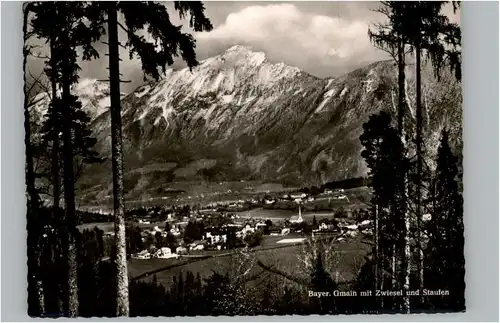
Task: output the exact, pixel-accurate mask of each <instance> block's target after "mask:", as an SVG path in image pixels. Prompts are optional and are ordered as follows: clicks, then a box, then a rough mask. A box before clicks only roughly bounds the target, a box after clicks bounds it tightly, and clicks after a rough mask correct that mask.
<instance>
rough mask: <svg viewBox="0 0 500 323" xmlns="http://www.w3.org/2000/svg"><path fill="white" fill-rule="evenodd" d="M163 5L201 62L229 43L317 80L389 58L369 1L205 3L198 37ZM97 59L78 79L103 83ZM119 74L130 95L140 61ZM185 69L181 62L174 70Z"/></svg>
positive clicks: (36, 67) (138, 79)
mask: <svg viewBox="0 0 500 323" xmlns="http://www.w3.org/2000/svg"><path fill="white" fill-rule="evenodd" d="M166 6H167V8H168V9H170V10H169V12H170V13H171V14H170V16H171V18H172V23H174V24H176V25H183V30H185V31H187V32H192V33H193V36H194V37H195V39H196V53H197V58H198V60H199V61H201V60H203V59H206V58H208V57H211V56H215V55H218V54H221V53H223V52H224V51H225V50H226V49H228V48H229V47H231V46H233V45H239V44H241V45H247V46H250V47H252V48H253V49H255V50H256V51H263V52H264V53H266V56H267V58H268V60H269V61H271V62H273V63H278V62H284V63H285V64H287V65H291V66H296V67H299V68H300V69H302V70H304V71H305V72H308V73H310V74H312V75H314V76H317V77H321V78H324V77H338V76H341V75H343V74H345V73H348V72H350V71H352V70H354V69H356V68H359V67H363V66H366V65H368V64H370V63H373V62H376V61H380V60H385V59H389V58H390V57H389V56H388V54H386V53H385V52H383V51H380V50H378V49H376V48H374V47H373V46H372V44H371V43H370V41H369V39H368V34H367V32H368V28H370V27H373V24H374V23H377V22H381V21H383V19H384V16H383V15H381V14H380V13H378V12H375V11H374V10H373V9H376V8H377V7H378V6H379V2H373V1H294V2H278V1H272V2H271V1H269V2H260V1H207V2H205V7H206V12H205V13H206V15H207V17H208V18H209V19H210V20H211V22H212V25H213V26H214V29H213V30H212V31H210V32H202V33H196V32H193V31H192V30H191V29H190V28H189V27H188V22H187V21H186V20H180V19H179V18H178V16H177V15H175V14H173V5H172V4H171V3H169V2H167V3H166ZM444 10H445V12H446V14H447V15H448V16H449V17H450V20H452V21H455V22H460V17H459V13H458V14H456V15H455V14H453V11H452V8H451V6H447V7H446V8H445V9H444ZM119 37H120V38H121V39H124V38H125V35H124V34H123V33H122V34H120V35H119ZM96 47H97V48H98V51H99V52H100V54H101V58H100V59H98V60H95V61H92V62H88V63H87V62H84V63H82V64H81V67H82V71H81V72H80V77H88V78H96V79H106V78H107V73H108V71H107V69H106V68H107V65H108V57H107V56H105V55H104V54H105V53H106V52H107V48H106V45H104V44H100V43H99V44H97V45H96ZM120 55H121V58H122V59H123V61H122V62H121V69H120V72H121V73H122V74H123V79H124V80H130V81H132V82H131V83H123V84H122V85H121V90H122V92H125V93H128V92H131V91H133V90H134V89H135V88H136V87H138V86H140V85H141V84H142V82H143V74H142V70H141V66H140V62H139V61H138V60H137V59H132V60H130V59H129V57H128V53H127V52H126V51H125V50H121V53H120ZM29 64H30V69H32V70H33V74H36V73H37V72H39V71H41V66H42V63H41V62H40V61H39V60H38V61H36V60H35V61H30V62H29ZM172 67H173V68H175V69H180V68H183V67H185V64H184V63H183V62H182V60H181V59H178V60H177V61H176V62H175V63H174V65H173V66H172Z"/></svg>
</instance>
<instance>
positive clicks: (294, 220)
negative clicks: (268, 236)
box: [290, 205, 304, 223]
mask: <svg viewBox="0 0 500 323" xmlns="http://www.w3.org/2000/svg"><path fill="white" fill-rule="evenodd" d="M302 222H304V219H303V218H302V211H301V209H300V205H299V214H298V215H293V216H292V217H291V218H290V223H302Z"/></svg>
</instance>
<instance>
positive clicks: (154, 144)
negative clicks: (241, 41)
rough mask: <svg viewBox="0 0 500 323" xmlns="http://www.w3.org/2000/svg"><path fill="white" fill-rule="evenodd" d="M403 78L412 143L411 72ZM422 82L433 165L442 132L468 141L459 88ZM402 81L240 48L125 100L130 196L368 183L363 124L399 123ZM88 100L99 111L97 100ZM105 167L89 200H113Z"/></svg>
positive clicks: (91, 178)
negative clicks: (330, 70) (383, 118)
mask: <svg viewBox="0 0 500 323" xmlns="http://www.w3.org/2000/svg"><path fill="white" fill-rule="evenodd" d="M406 73H407V89H408V98H407V99H408V103H409V111H408V115H409V116H410V118H409V122H408V127H409V129H408V131H410V133H411V131H412V129H411V128H412V123H413V119H414V108H413V106H414V82H415V80H414V71H413V70H412V67H411V66H408V67H407V71H406ZM422 77H423V80H424V84H423V103H424V108H425V111H424V117H425V120H424V121H425V127H426V138H425V139H426V147H428V149H429V153H430V155H432V154H433V153H434V151H435V149H436V147H437V142H438V138H439V133H440V131H441V129H442V128H443V127H445V126H446V127H447V128H450V129H451V132H452V134H451V135H452V137H453V138H455V139H456V141H457V142H460V141H461V101H462V98H461V88H460V84H459V83H457V82H456V81H454V79H453V78H452V75H451V74H450V73H449V72H448V71H445V72H444V73H443V77H442V78H441V80H439V81H438V80H437V79H436V78H435V77H434V75H433V73H432V69H431V67H430V66H424V68H423V69H422ZM396 81H397V71H396V68H395V66H394V62H392V61H380V62H375V63H372V64H369V65H367V66H365V67H362V68H359V69H356V70H354V71H352V72H350V73H347V74H345V75H342V76H339V77H335V78H333V77H332V78H324V79H321V78H317V77H315V76H313V75H310V74H308V73H306V72H304V71H302V70H300V69H299V68H297V67H291V66H288V65H286V64H284V63H283V62H279V63H271V62H269V61H268V59H267V57H266V55H265V53H263V52H259V51H254V50H252V48H251V47H249V46H242V45H235V46H232V47H231V48H229V49H228V50H226V51H225V52H224V53H222V54H220V55H217V56H214V57H210V58H207V59H205V60H203V61H200V64H199V65H198V66H196V67H194V68H192V70H189V69H188V68H184V69H181V70H178V71H174V70H168V71H167V72H166V75H165V76H164V77H163V78H162V79H161V80H159V81H158V82H148V83H145V84H143V85H141V86H139V87H138V88H137V89H136V90H135V91H133V92H132V93H129V94H127V95H126V96H124V97H123V98H122V116H123V134H124V154H125V159H124V160H125V169H126V172H125V173H126V175H127V174H130V176H129V178H128V179H127V178H126V189H127V191H128V192H129V193H130V194H133V192H136V193H138V192H141V190H153V189H157V188H161V187H167V186H169V185H171V183H172V182H178V181H195V182H196V181H198V182H204V181H208V182H218V181H225V180H265V181H270V182H279V183H285V184H286V183H289V184H290V185H292V184H293V185H313V184H321V183H324V182H328V181H333V180H341V179H345V178H350V177H358V176H363V175H366V173H367V169H366V165H365V164H364V161H363V160H362V158H361V156H360V151H361V145H360V143H359V139H358V138H359V135H360V134H361V130H362V124H363V122H365V121H366V120H367V119H368V117H369V115H371V114H373V113H376V112H378V111H380V110H382V109H385V110H387V111H389V112H391V113H392V114H393V115H395V113H396V105H395V101H396V97H395V95H397V91H396V89H397V83H396ZM93 86H95V83H94V85H93ZM97 88H98V89H100V90H97V91H96V92H101V93H100V94H99V93H96V95H95V96H96V98H99V100H101V101H104V100H105V99H103V96H102V93H104V92H106V90H105V87H103V88H100V87H99V86H97ZM82 91H83V90H82ZM83 92H85V91H83ZM87 94H88V93H87ZM86 99H87V100H88V101H90V102H101V101H99V100H97V101H96V100H92V98H91V95H90V96H89V95H87V97H86ZM94 105H95V104H94ZM96 111H101V113H97V114H96V115H94V118H93V123H92V128H93V130H94V134H95V135H96V137H97V138H98V147H97V148H98V150H99V151H100V152H101V153H102V154H103V155H105V156H109V155H110V143H111V140H110V118H109V109H99V108H97V109H96ZM99 167H100V168H99ZM108 167H110V165H100V166H91V167H90V168H89V171H88V172H86V174H87V175H85V176H84V178H82V179H81V181H80V182H82V186H81V187H82V191H85V192H88V191H89V189H90V188H93V191H95V192H97V191H99V194H97V195H99V196H101V195H103V194H109V192H110V189H111V185H110V183H111V181H110V179H109V176H103V170H106V171H105V172H107V173H109V170H108ZM143 170H145V171H143ZM134 194H135V193H134Z"/></svg>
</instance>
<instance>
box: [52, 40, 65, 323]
mask: <svg viewBox="0 0 500 323" xmlns="http://www.w3.org/2000/svg"><path fill="white" fill-rule="evenodd" d="M50 64H51V66H50V67H51V70H52V75H51V77H50V83H51V90H52V91H51V92H52V113H51V117H52V120H54V121H53V123H52V126H53V129H52V131H53V137H52V165H51V168H52V195H53V203H52V207H53V209H52V225H53V227H54V228H55V229H56V232H61V210H60V202H61V176H60V171H61V170H60V163H59V158H60V156H59V153H60V149H59V145H60V142H59V133H60V132H61V128H60V125H59V104H60V102H57V77H56V75H57V73H58V72H57V64H56V40H55V35H53V36H52V37H51V39H50ZM56 241H58V240H57V239H54V243H53V247H52V249H53V253H52V254H53V259H52V261H53V262H54V263H55V265H56V266H58V265H59V264H60V259H61V257H60V254H61V252H60V245H59V244H58V243H55V242H56ZM59 287H60V286H59V285H58V288H59ZM61 294H62V290H61V289H59V291H58V294H57V295H58V296H57V297H58V301H57V303H58V304H59V313H63V311H64V309H63V307H62V300H61V299H60V297H61Z"/></svg>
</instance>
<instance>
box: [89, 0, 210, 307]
mask: <svg viewBox="0 0 500 323" xmlns="http://www.w3.org/2000/svg"><path fill="white" fill-rule="evenodd" d="M174 8H175V10H176V11H178V12H179V15H180V17H181V18H185V17H186V15H187V14H188V13H189V16H190V20H189V24H190V26H191V27H192V28H193V29H194V30H195V31H208V30H211V29H212V24H211V23H210V20H209V19H208V18H207V17H205V14H204V11H205V8H204V6H203V4H202V3H201V2H179V1H176V2H175V3H174ZM118 13H121V15H122V16H123V21H124V23H123V24H122V23H121V22H119V20H118ZM87 15H88V17H89V20H90V21H91V24H92V25H96V26H104V24H106V25H107V28H108V32H107V34H108V48H109V81H110V97H111V141H112V144H111V145H112V168H113V197H114V213H115V237H116V246H117V259H116V264H117V266H118V269H117V270H118V275H117V277H118V285H117V288H118V294H117V315H119V316H128V315H129V301H128V278H127V263H126V248H125V245H126V242H125V219H124V203H123V153H122V151H123V147H122V146H123V143H122V129H121V128H122V125H121V124H122V123H121V107H120V62H119V61H120V57H119V46H120V41H119V39H118V28H121V29H123V30H124V31H125V33H126V35H127V42H126V43H125V45H124V46H125V47H126V48H128V49H129V52H130V57H131V58H132V57H133V56H137V57H138V58H139V59H140V60H141V62H142V69H143V71H144V74H145V78H146V75H149V76H152V77H153V78H154V79H156V80H158V79H159V77H160V72H159V69H160V68H161V70H162V71H163V72H165V69H166V66H167V65H171V64H173V62H174V57H177V56H181V57H182V59H183V60H184V61H186V63H187V64H188V66H189V67H194V66H196V65H197V64H198V62H197V60H196V54H195V51H194V47H195V40H194V38H193V37H192V36H191V35H190V34H187V33H183V32H182V31H181V28H180V27H177V26H174V25H173V24H172V23H171V22H170V17H169V14H168V12H167V8H166V7H165V6H164V5H163V4H161V3H157V2H127V1H119V2H105V3H104V2H103V3H98V2H94V3H92V5H91V6H90V7H89V8H88V11H87ZM104 16H107V23H106V22H105V20H104V19H103V17H104ZM142 31H144V32H146V33H147V34H148V35H150V36H151V37H152V38H153V41H152V42H149V41H147V40H146V38H145V37H144V36H143V35H141V32H142ZM157 45H158V46H157Z"/></svg>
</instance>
